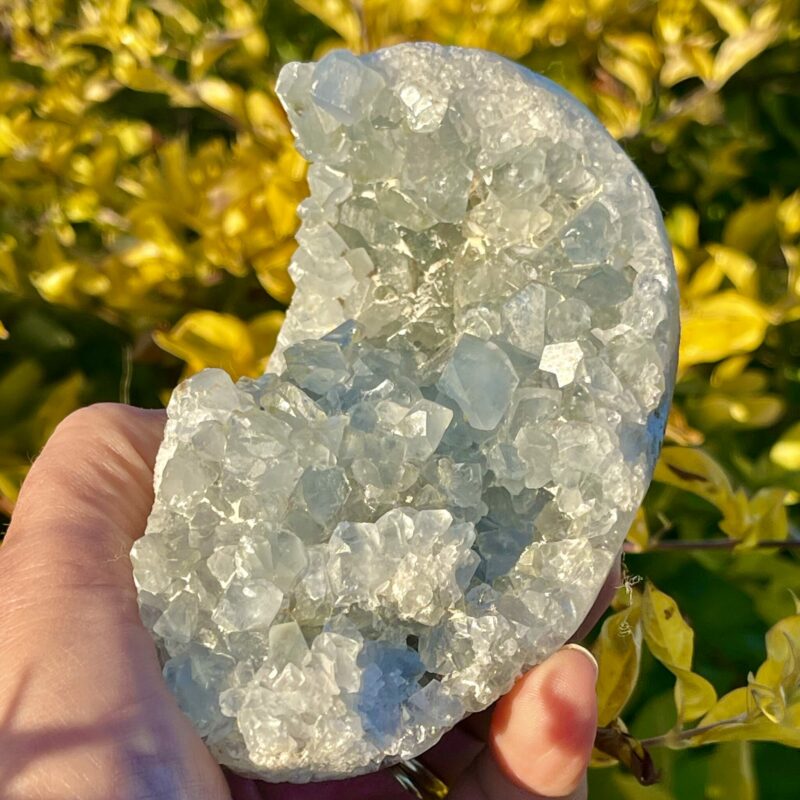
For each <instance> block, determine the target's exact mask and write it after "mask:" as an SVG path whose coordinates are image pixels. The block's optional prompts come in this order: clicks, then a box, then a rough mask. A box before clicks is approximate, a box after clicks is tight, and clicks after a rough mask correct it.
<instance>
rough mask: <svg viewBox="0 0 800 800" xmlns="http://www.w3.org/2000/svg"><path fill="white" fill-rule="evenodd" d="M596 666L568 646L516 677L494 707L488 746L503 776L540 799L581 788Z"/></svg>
mask: <svg viewBox="0 0 800 800" xmlns="http://www.w3.org/2000/svg"><path fill="white" fill-rule="evenodd" d="M596 680H597V663H596V662H595V660H594V658H593V657H592V656H591V654H590V653H589V652H588V651H586V650H584V648H582V647H580V646H578V645H568V646H566V647H564V648H563V649H562V650H560V651H559V652H557V653H555V654H554V655H553V656H551V657H550V658H549V659H547V661H545V662H544V663H542V664H540V665H539V666H537V667H535V668H534V669H532V670H531V671H530V672H528V673H527V674H526V675H525V676H523V677H522V678H520V680H519V681H517V683H516V684H515V685H514V687H513V689H512V690H511V691H510V692H509V693H508V694H507V695H506V696H505V697H503V698H502V699H501V700H500V701H499V702H498V703H497V706H496V708H495V712H494V715H493V717H492V726H491V732H490V737H489V743H490V746H491V748H492V751H493V754H494V757H495V760H496V761H497V763H498V765H499V767H500V768H501V770H502V771H503V772H504V774H505V775H506V777H508V778H509V779H510V780H511V781H513V782H514V783H515V784H516V785H517V786H520V787H522V788H524V789H526V790H527V791H530V792H533V793H535V794H538V795H540V796H543V797H563V796H565V795H570V794H571V793H572V792H574V791H575V790H576V789H577V788H578V787H579V786H580V784H581V781H582V780H583V777H584V774H585V772H586V768H587V766H588V763H589V758H590V755H591V750H592V744H593V742H594V736H595V729H596V726H597V702H596V699H595V683H596Z"/></svg>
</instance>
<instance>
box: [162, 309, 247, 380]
mask: <svg viewBox="0 0 800 800" xmlns="http://www.w3.org/2000/svg"><path fill="white" fill-rule="evenodd" d="M153 338H154V339H155V341H156V344H158V346H159V347H161V348H162V349H163V350H166V351H167V352H168V353H172V355H174V356H177V357H178V358H181V359H183V360H184V361H185V362H186V364H187V366H188V371H189V373H193V372H199V371H200V370H201V369H204V368H205V367H219V368H221V369H224V370H226V371H227V372H228V373H230V375H231V377H233V378H239V377H241V376H242V375H257V374H259V372H260V370H259V364H258V360H257V358H256V354H255V351H254V347H253V339H252V336H251V334H250V331H249V330H248V327H247V324H246V323H244V322H242V320H240V319H239V318H238V317H234V316H232V315H231V314H220V313H217V312H216V311H193V312H191V313H189V314H187V315H186V316H185V317H183V318H182V319H181V320H180V321H179V322H178V323H177V324H176V325H175V326H174V327H173V328H172V329H171V330H170V331H155V332H154V333H153Z"/></svg>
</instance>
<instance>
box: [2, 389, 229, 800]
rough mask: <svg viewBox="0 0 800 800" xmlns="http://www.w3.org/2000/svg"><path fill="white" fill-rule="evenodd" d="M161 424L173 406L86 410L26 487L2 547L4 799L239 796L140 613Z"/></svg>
mask: <svg viewBox="0 0 800 800" xmlns="http://www.w3.org/2000/svg"><path fill="white" fill-rule="evenodd" d="M163 426H164V414H163V412H157V411H155V412H154V411H141V410H138V409H134V408H129V407H126V406H118V405H99V406H92V407H89V408H86V409H82V410H81V411H78V412H76V413H75V414H72V415H71V416H70V417H68V418H67V419H66V420H65V421H64V422H62V423H61V424H60V425H59V426H58V428H57V429H56V431H55V432H54V434H53V436H52V437H51V438H50V440H49V441H48V443H47V445H46V446H45V448H44V450H43V451H42V453H41V455H40V456H39V458H38V459H37V460H36V462H35V463H34V465H33V467H32V468H31V471H30V474H29V475H28V478H27V479H26V481H25V483H24V486H23V488H22V491H21V493H20V498H19V502H18V504H17V507H16V509H15V511H14V515H13V518H12V521H11V526H10V528H9V532H8V535H7V537H6V542H5V543H4V545H3V547H2V549H0V583H2V585H3V603H2V604H0V633H1V635H0V674H2V675H3V682H2V684H1V685H0V752H3V754H4V758H3V760H2V764H0V785H2V786H3V787H4V790H5V791H6V792H7V794H4V795H3V796H4V797H8V798H22V797H39V798H48V800H49V799H50V798H56V797H66V796H69V797H81V798H83V800H94V799H95V798H108V797H120V798H122V797H129V796H136V797H139V796H154V797H155V796H158V797H167V796H169V797H173V796H174V797H193V798H215V800H217V798H225V797H227V798H229V797H230V795H229V793H228V792H227V789H226V788H225V786H224V782H223V777H222V773H221V772H220V771H219V769H218V768H217V767H216V766H215V765H214V763H213V760H212V759H211V757H210V755H209V754H208V751H207V750H206V749H205V747H204V746H203V744H202V742H201V741H200V739H199V738H198V737H197V736H196V735H195V734H194V733H193V731H192V729H191V726H190V724H189V721H188V720H187V719H186V718H185V717H183V716H182V715H181V714H180V713H179V711H178V708H177V705H176V704H175V703H174V701H173V700H172V697H171V696H170V694H169V692H168V691H167V688H166V685H165V684H164V682H163V680H162V679H161V674H160V672H161V670H160V667H159V663H158V659H157V658H156V653H155V647H154V645H153V642H152V639H151V638H150V636H149V634H148V633H147V631H146V630H145V629H144V628H143V627H142V625H141V624H140V622H139V615H138V609H137V604H136V590H135V587H134V584H133V580H132V576H131V565H130V560H129V558H128V552H129V550H130V547H131V544H132V542H133V540H134V539H135V538H136V537H137V536H139V535H140V534H141V533H142V532H143V530H144V527H145V522H146V519H147V514H148V513H149V510H150V507H151V504H152V499H153V497H152V489H151V484H152V468H153V462H154V459H155V455H156V451H157V450H158V444H159V441H160V439H161V436H162V433H163ZM190 785H193V786H194V788H195V789H196V791H193V792H190V793H186V792H187V791H188V787H189V786H190Z"/></svg>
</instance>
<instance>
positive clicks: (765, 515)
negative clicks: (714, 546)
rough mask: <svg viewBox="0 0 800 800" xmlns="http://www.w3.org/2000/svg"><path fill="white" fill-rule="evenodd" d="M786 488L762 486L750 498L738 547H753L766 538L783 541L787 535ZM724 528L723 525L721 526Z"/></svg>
mask: <svg viewBox="0 0 800 800" xmlns="http://www.w3.org/2000/svg"><path fill="white" fill-rule="evenodd" d="M787 494H788V492H787V491H786V489H773V488H764V489H759V491H758V492H756V494H755V495H754V496H753V497H752V498H751V499H750V502H749V503H748V506H747V516H746V519H745V525H746V528H745V531H743V534H744V538H743V540H742V544H741V545H740V547H742V548H745V549H746V548H748V547H753V546H755V545H756V544H758V543H759V542H763V541H767V540H777V541H783V540H785V539H786V538H788V536H789V520H788V518H787V516H786V506H785V502H786V496H787ZM721 527H723V529H724V526H721Z"/></svg>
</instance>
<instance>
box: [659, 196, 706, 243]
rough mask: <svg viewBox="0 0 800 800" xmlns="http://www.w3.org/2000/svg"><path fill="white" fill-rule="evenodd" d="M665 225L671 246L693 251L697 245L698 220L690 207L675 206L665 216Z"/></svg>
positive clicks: (695, 212)
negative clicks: (674, 245)
mask: <svg viewBox="0 0 800 800" xmlns="http://www.w3.org/2000/svg"><path fill="white" fill-rule="evenodd" d="M665 224H666V227H667V232H668V233H669V238H670V239H671V240H672V243H673V244H676V245H677V246H678V247H682V248H684V249H685V250H694V249H695V248H696V247H697V246H698V244H699V226H700V219H699V217H698V216H697V211H695V210H694V209H693V208H692V207H691V206H684V205H680V206H675V208H673V209H672V211H670V213H669V214H667V217H666V220H665Z"/></svg>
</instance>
